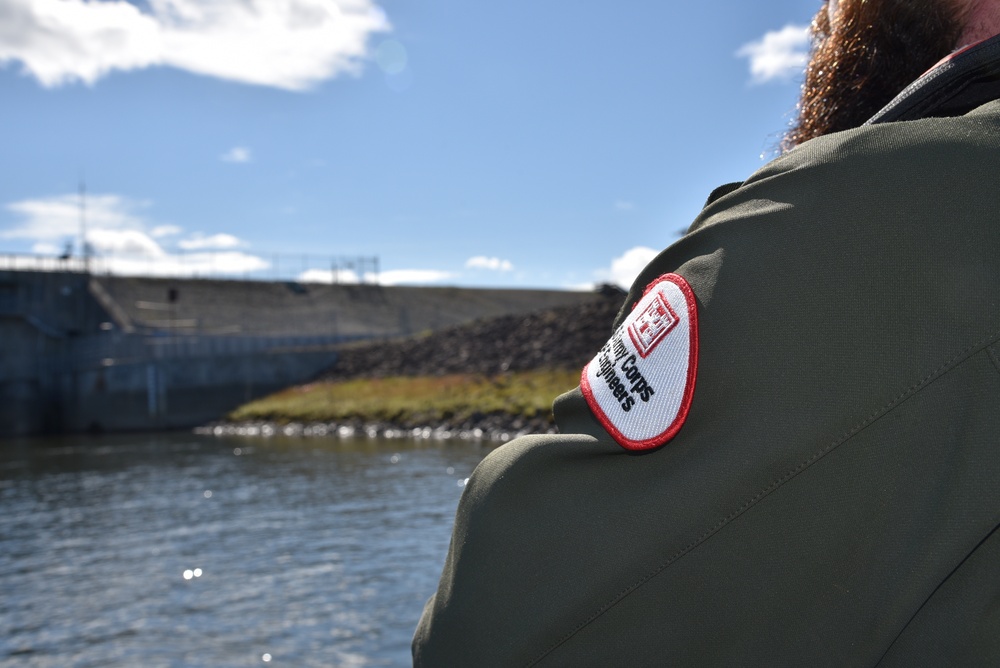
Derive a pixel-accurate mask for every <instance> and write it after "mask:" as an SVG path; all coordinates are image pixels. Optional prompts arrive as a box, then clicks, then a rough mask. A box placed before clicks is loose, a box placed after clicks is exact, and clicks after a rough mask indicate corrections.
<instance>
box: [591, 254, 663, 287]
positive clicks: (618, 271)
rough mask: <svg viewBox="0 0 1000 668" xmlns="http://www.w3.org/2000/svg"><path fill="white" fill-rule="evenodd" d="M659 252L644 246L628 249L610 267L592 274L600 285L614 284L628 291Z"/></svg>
mask: <svg viewBox="0 0 1000 668" xmlns="http://www.w3.org/2000/svg"><path fill="white" fill-rule="evenodd" d="M659 252H660V251H657V250H654V249H652V248H647V247H646V246H636V247H635V248H630V249H628V250H627V251H625V252H624V253H622V254H621V255H619V256H618V257H616V258H614V259H613V260H612V261H611V267H610V268H608V269H600V270H598V271H596V272H594V275H595V276H596V277H597V280H598V281H599V282H602V283H614V284H615V285H618V286H621V287H623V288H626V289H628V288H629V287H631V285H632V282H633V281H634V280H635V278H636V276H638V275H639V272H640V271H642V270H643V269H644V268H645V267H646V265H647V264H649V263H650V261H652V259H653V258H654V257H656V256H657V255H658V254H659Z"/></svg>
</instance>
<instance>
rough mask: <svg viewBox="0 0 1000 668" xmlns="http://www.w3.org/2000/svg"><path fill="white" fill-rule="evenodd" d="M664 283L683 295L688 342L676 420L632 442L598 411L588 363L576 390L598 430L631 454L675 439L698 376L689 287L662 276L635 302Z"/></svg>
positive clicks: (670, 276) (677, 279)
mask: <svg viewBox="0 0 1000 668" xmlns="http://www.w3.org/2000/svg"><path fill="white" fill-rule="evenodd" d="M665 281H667V282H670V283H673V284H674V285H676V286H677V287H678V288H679V289H680V291H681V292H682V293H683V294H684V301H685V302H686V304H687V313H688V333H689V337H690V342H689V344H688V368H687V379H686V380H685V386H684V396H683V397H682V398H681V405H680V408H679V409H678V411H677V416H676V417H675V418H674V420H673V422H671V423H670V425H669V426H668V427H667V428H666V430H665V431H663V432H662V433H660V434H658V435H656V436H653V437H652V438H647V439H645V440H642V441H633V440H632V439H630V438H628V437H627V436H625V435H624V434H622V433H621V431H619V430H618V428H617V427H616V426H615V425H614V423H613V422H612V421H611V419H610V418H609V417H608V416H607V415H606V414H605V413H604V411H603V410H602V409H601V406H600V404H599V403H598V402H597V399H596V398H595V397H594V391H593V388H592V387H591V386H590V380H589V379H588V378H587V371H588V370H589V369H590V365H591V363H592V361H591V362H588V363H587V366H585V367H583V372H582V373H581V374H580V390H581V391H582V392H583V396H584V399H586V400H587V405H588V406H589V407H590V411H591V412H592V413H593V414H594V417H596V418H597V420H598V421H599V422H600V423H601V426H603V427H604V429H605V430H606V431H607V432H608V433H609V434H611V437H612V438H613V439H615V441H616V442H617V443H618V445H620V446H622V447H623V448H625V449H626V450H630V451H633V452H643V451H646V450H653V449H655V448H658V447H660V446H662V445H665V444H666V443H668V442H669V441H670V440H671V439H672V438H673V437H674V436H676V435H677V432H678V431H680V429H681V427H683V426H684V422H685V421H686V420H687V416H688V412H690V410H691V401H692V399H693V398H694V385H695V381H696V379H697V376H698V305H697V302H696V301H695V296H694V291H693V290H692V289H691V286H690V285H688V282H687V281H686V280H685V279H684V277H683V276H679V275H677V274H664V275H663V276H660V277H659V278H658V279H656V280H655V281H653V282H652V283H650V284H649V285H647V286H646V289H645V290H644V291H643V293H642V297H641V298H640V300H639V301H641V300H642V299H643V298H645V297H646V295H648V294H649V293H650V292H652V291H653V290H654V289H656V286H658V285H659V284H660V283H663V282H665ZM636 304H638V302H636ZM633 308H635V306H633ZM671 329H672V328H671Z"/></svg>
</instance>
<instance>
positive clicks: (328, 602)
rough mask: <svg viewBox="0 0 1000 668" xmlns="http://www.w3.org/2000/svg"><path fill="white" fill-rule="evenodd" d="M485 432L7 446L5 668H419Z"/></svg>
mask: <svg viewBox="0 0 1000 668" xmlns="http://www.w3.org/2000/svg"><path fill="white" fill-rule="evenodd" d="M489 449H490V448H489V446H487V445H480V444H477V443H474V442H455V441H449V442H435V441H413V440H378V439H368V438H360V439H337V438H330V439H321V438H315V437H314V438H303V439H282V438H278V437H275V438H270V439H239V438H235V437H225V438H217V437H210V436H198V435H192V434H167V435H163V434H159V435H128V436H102V437H72V438H70V437H67V438H62V439H56V440H53V439H48V440H37V439H35V440H25V441H14V442H3V443H0V666H18V667H21V666H39V667H49V666H52V667H59V668H64V667H67V666H101V667H102V668H104V667H108V666H129V667H132V666H142V667H156V666H169V667H174V666H176V667H181V666H183V667H187V666H213V667H215V666H405V665H409V663H410V654H409V652H410V650H409V644H410V638H411V636H412V634H413V629H414V626H415V625H416V622H417V619H418V618H419V616H420V612H421V609H422V607H423V604H424V602H425V600H426V599H427V597H428V596H430V594H431V593H432V592H433V591H434V589H435V587H436V585H437V578H438V576H439V575H440V572H441V566H442V564H443V561H444V557H445V552H446V550H447V546H448V539H449V535H450V531H451V526H452V522H453V519H454V513H455V507H456V505H457V504H458V499H459V496H460V495H461V493H462V490H463V487H464V482H465V479H466V478H468V476H469V474H470V473H471V472H472V469H473V468H474V467H475V466H476V464H477V463H479V461H480V460H481V459H482V457H484V456H485V455H486V454H487V453H488V452H489Z"/></svg>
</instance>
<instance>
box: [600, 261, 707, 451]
mask: <svg viewBox="0 0 1000 668" xmlns="http://www.w3.org/2000/svg"><path fill="white" fill-rule="evenodd" d="M658 281H659V282H657V283H656V284H655V286H654V287H653V288H652V289H651V290H650V291H649V292H648V293H647V294H646V295H645V296H644V297H643V298H642V299H641V300H639V302H638V304H636V306H635V308H634V309H633V310H632V312H631V313H630V314H629V316H628V317H627V318H626V319H625V320H624V321H623V322H622V324H621V326H620V327H619V328H618V330H617V331H616V332H615V334H614V335H613V336H612V337H611V340H610V341H609V342H608V344H606V345H605V346H604V348H602V349H601V351H600V352H599V353H598V354H597V355H596V356H595V357H594V359H593V360H591V362H590V363H589V364H588V365H587V366H586V368H584V371H583V378H582V385H583V392H584V396H585V397H586V398H587V403H588V404H589V405H590V408H591V410H592V411H593V412H594V414H595V415H596V416H597V418H598V419H599V420H600V421H601V422H602V424H603V425H604V427H605V428H606V429H607V430H608V432H609V433H610V434H611V435H612V436H613V437H614V438H615V440H616V441H618V443H619V444H621V445H622V446H623V447H625V448H628V449H649V448H654V447H658V446H660V445H663V444H664V443H665V442H667V440H669V439H670V438H671V437H672V436H673V435H674V433H676V431H677V429H678V428H679V427H680V424H682V423H683V419H684V417H686V412H687V408H688V406H689V403H690V399H691V393H692V392H693V389H694V388H693V385H694V380H695V379H694V373H693V371H694V370H696V368H697V338H696V336H695V337H692V328H694V329H695V332H697V320H696V318H697V310H696V306H695V304H694V302H693V297H692V302H691V305H690V309H689V305H688V297H687V295H686V294H685V291H684V290H683V289H682V288H681V287H680V286H679V285H678V284H677V283H675V282H674V281H680V282H684V279H683V278H681V277H679V276H674V275H669V274H668V275H667V276H665V277H662V278H660V279H658ZM683 284H684V286H685V287H687V284H686V282H684V283H683ZM688 290H690V288H688ZM658 294H659V295H663V296H664V297H665V298H666V300H667V302H668V303H669V304H670V306H671V308H672V309H673V311H674V313H675V314H676V315H677V317H678V322H677V324H676V325H675V326H674V327H673V329H672V330H670V332H669V333H668V334H667V335H666V336H665V337H663V339H662V340H660V341H659V343H658V344H657V345H656V347H655V348H654V349H653V350H652V352H650V353H649V354H648V356H647V357H646V358H645V359H644V358H643V357H642V356H641V355H640V354H639V351H638V350H637V348H636V346H635V344H634V343H633V341H632V339H631V338H630V337H629V333H628V328H629V326H630V325H631V324H632V323H633V322H636V321H637V320H638V319H639V318H640V317H641V316H642V314H643V313H644V312H645V311H646V309H647V307H648V306H649V305H650V304H652V303H654V302H655V301H656V300H657V295H658ZM616 348H617V351H616ZM623 349H624V350H623ZM602 357H604V358H605V359H604V360H603V362H604V364H603V365H602ZM609 361H610V362H612V363H613V367H612V369H611V371H612V372H613V373H614V374H615V375H617V377H618V378H619V379H620V380H621V382H622V383H624V384H625V387H626V388H627V389H628V392H627V394H626V397H631V399H632V402H631V405H630V406H629V409H628V410H626V409H625V408H623V403H629V402H628V400H627V399H626V398H623V397H620V396H619V397H616V396H615V394H614V390H613V389H612V386H611V384H609V380H610V379H611V378H612V375H611V373H608V372H607V371H604V373H602V366H603V369H605V370H606V369H607V367H608V362H609ZM633 365H634V366H635V367H636V368H637V369H638V370H639V372H640V373H641V374H642V378H643V379H644V380H645V382H646V383H647V384H648V385H650V386H652V387H653V390H654V393H653V394H652V395H651V396H649V397H648V399H647V400H646V401H643V400H642V397H641V396H640V391H639V390H638V389H635V384H636V383H637V382H638V379H629V378H627V377H626V368H630V367H632V366H633ZM623 367H625V368H623ZM689 369H691V370H692V373H690V374H689Z"/></svg>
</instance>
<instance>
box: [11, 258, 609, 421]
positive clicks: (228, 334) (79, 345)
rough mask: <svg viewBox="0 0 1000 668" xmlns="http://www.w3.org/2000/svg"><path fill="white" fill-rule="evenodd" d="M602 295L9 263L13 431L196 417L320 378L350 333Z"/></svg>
mask: <svg viewBox="0 0 1000 668" xmlns="http://www.w3.org/2000/svg"><path fill="white" fill-rule="evenodd" d="M597 298H599V296H598V295H597V294H596V293H587V292H564V291H559V290H507V289H504V290H499V289H473V288H454V287H386V286H378V285H370V284H341V285H327V284H312V283H296V282H263V281H250V280H208V279H174V278H141V277H125V276H103V275H101V276H98V275H90V274H86V273H80V272H68V271H67V272H59V271H50V272H46V271H16V270H10V271H0V342H2V346H0V436H13V435H25V434H35V433H53V432H81V431H128V430H148V429H170V428H184V427H193V426H196V425H198V424H203V423H205V422H209V421H211V420H214V419H218V418H220V417H221V416H223V415H224V414H225V413H227V412H228V411H230V410H232V409H233V408H235V407H236V406H238V405H240V404H242V403H244V402H246V401H249V400H251V399H254V398H257V397H260V396H263V395H265V394H269V393H271V392H274V391H277V390H279V389H282V388H284V387H287V386H289V385H293V384H296V383H301V382H306V381H308V380H309V379H310V378H312V377H314V376H315V375H316V374H318V373H319V372H320V371H322V370H324V369H326V368H328V367H329V366H330V365H332V364H333V363H334V362H335V361H336V359H337V352H336V348H337V345H339V344H342V343H345V342H349V341H358V340H366V339H375V340H377V339H387V338H395V337H400V336H408V335H412V334H417V333H420V332H424V331H429V330H434V329H439V328H441V327H447V326H450V325H456V324H460V323H463V322H468V321H471V320H475V319H477V318H484V317H492V316H499V315H510V314H517V313H527V312H530V311H534V310H539V309H545V308H551V307H555V306H566V305H571V304H574V303H582V302H584V301H588V300H593V299H597Z"/></svg>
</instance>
